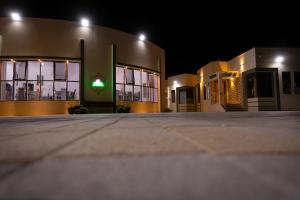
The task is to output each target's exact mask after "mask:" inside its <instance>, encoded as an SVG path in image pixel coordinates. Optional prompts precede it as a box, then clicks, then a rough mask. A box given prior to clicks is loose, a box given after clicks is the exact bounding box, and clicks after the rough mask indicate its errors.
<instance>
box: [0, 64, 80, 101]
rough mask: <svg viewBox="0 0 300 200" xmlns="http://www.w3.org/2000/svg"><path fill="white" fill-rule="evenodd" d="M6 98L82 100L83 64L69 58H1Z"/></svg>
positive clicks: (7, 99)
mask: <svg viewBox="0 0 300 200" xmlns="http://www.w3.org/2000/svg"><path fill="white" fill-rule="evenodd" d="M0 66H1V67H0V70H1V79H0V82H1V87H0V94H1V95H0V99H1V100H2V101H11V100H16V101H26V100H27V101H33V100H34V101H37V100H79V95H80V93H79V92H80V91H79V88H80V78H79V77H80V76H79V71H80V65H79V63H78V62H67V61H51V60H47V61H40V60H38V59H36V60H21V61H18V60H17V61H1V62H0Z"/></svg>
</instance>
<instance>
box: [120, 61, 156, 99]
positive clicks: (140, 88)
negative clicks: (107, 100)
mask: <svg viewBox="0 0 300 200" xmlns="http://www.w3.org/2000/svg"><path fill="white" fill-rule="evenodd" d="M115 87H116V100H117V101H123V100H124V101H147V102H158V76H157V75H156V74H155V73H152V72H147V71H144V70H141V69H133V68H130V67H129V68H128V67H126V66H122V65H118V66H117V67H116V86H115Z"/></svg>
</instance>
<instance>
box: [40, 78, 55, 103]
mask: <svg viewBox="0 0 300 200" xmlns="http://www.w3.org/2000/svg"><path fill="white" fill-rule="evenodd" d="M41 100H53V81H43V82H42V85H41Z"/></svg>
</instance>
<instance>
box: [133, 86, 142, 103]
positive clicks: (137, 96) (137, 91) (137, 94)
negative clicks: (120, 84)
mask: <svg viewBox="0 0 300 200" xmlns="http://www.w3.org/2000/svg"><path fill="white" fill-rule="evenodd" d="M134 101H141V86H134Z"/></svg>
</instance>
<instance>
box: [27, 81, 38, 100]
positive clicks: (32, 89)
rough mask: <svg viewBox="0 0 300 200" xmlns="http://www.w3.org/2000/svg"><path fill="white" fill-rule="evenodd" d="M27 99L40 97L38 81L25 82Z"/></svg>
mask: <svg viewBox="0 0 300 200" xmlns="http://www.w3.org/2000/svg"><path fill="white" fill-rule="evenodd" d="M27 97H28V98H27V100H39V99H40V84H39V82H38V81H28V82H27Z"/></svg>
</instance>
